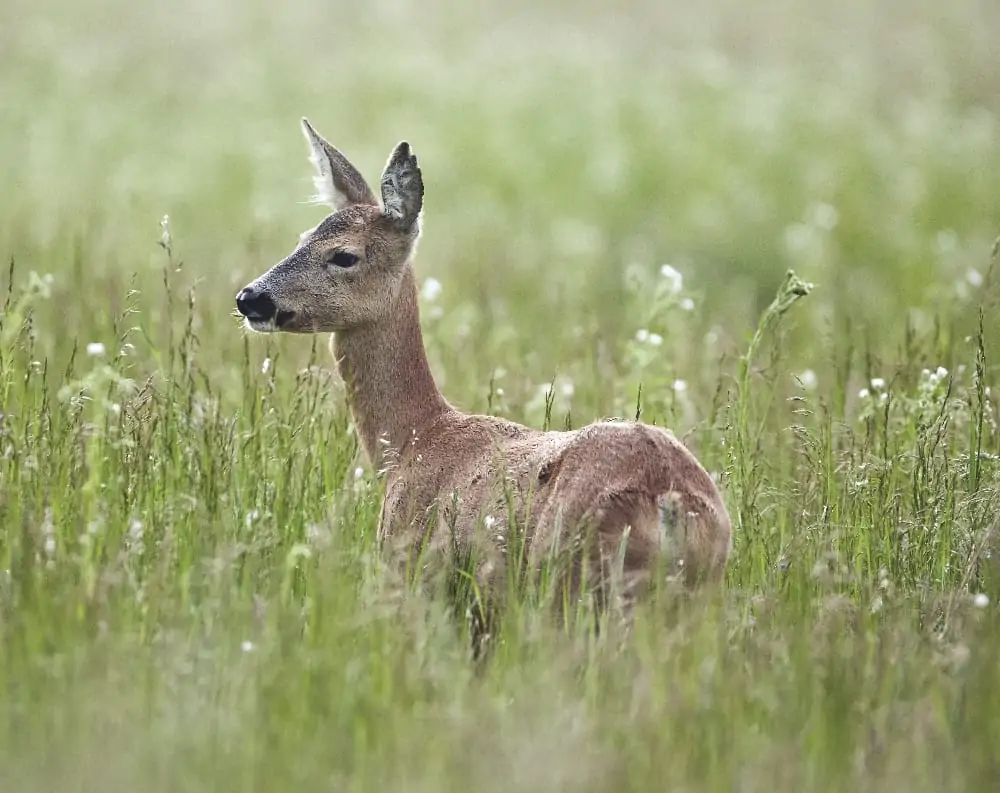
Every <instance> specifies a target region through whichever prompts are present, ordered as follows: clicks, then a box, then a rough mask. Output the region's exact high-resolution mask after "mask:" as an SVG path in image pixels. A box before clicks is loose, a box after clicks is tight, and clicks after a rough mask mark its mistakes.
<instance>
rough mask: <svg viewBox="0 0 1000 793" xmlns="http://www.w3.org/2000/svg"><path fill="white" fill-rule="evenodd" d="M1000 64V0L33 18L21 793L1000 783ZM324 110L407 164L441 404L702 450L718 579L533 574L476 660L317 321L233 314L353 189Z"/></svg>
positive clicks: (130, 8)
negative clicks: (590, 620)
mask: <svg viewBox="0 0 1000 793" xmlns="http://www.w3.org/2000/svg"><path fill="white" fill-rule="evenodd" d="M998 41H1000V5H998V4H997V3H996V2H995V0H955V2H953V3H951V4H950V5H945V4H942V3H935V2H931V1H930V0H909V1H907V0H887V1H886V2H881V3H878V4H874V3H867V2H862V0H849V1H848V2H845V3H840V4H832V3H821V2H819V1H818V0H767V1H766V2H762V3H757V4H753V5H752V7H751V6H748V5H747V4H744V3H740V2H737V0H705V2H702V3H698V4H696V5H695V6H694V7H688V6H686V5H684V4H680V3H673V2H667V3H661V2H655V0H628V1H627V2H620V3H615V4H610V3H606V4H602V3H598V2H594V0H586V1H585V2H580V3H575V4H569V3H567V2H565V0H540V1H538V2H527V0H510V1H509V2H505V3H500V2H486V1H485V0H484V2H478V3H469V2H467V1H465V0H462V1H460V0H429V2H425V3H416V2H407V0H369V2H365V3H356V4H347V3H319V2H316V0H301V1H300V2H292V3H288V4H286V5H284V6H281V7H279V6H278V5H275V4H269V3H264V2H262V1H261V0H246V2H243V3H236V2H233V0H198V2H196V1H195V0H178V2H175V3H165V2H160V0H153V1H152V2H147V3H126V2H124V0H91V1H90V2H87V3H70V2H67V0H41V2H35V3H28V2H26V0H13V2H9V3H7V4H5V6H4V8H3V9H2V10H0V108H2V111H0V118H2V123H0V260H2V262H3V264H4V266H3V267H2V275H0V305H2V309H0V789H2V790H4V791H16V792H17V793H41V791H60V793H64V792H65V793H69V791H81V793H82V792H84V791H86V792H89V791H101V792H102V793H115V792H116V791H136V790H140V791H144V792H145V791H148V792H149V793H153V791H170V792H171V793H180V792H181V791H191V792H192V793H194V792H195V791H228V790H234V791H235V790H240V791H246V790H254V791H256V790H260V791H285V790H289V791H291V790H295V791H303V790H331V791H368V790H392V791H406V792H411V791H414V792H415V791H444V790H470V789H474V790H477V791H481V792H482V793H488V792H489V791H505V793H506V792H507V791H511V792H514V793H520V792H521V791H525V792H526V791H546V793H555V791H563V790H565V791H569V790H573V791H595V792H596V791H615V792H616V793H625V792H626V791H652V790H658V791H659V790H671V791H741V792H746V793H751V792H752V791H768V793H779V792H781V791H802V790H807V791H811V792H816V793H819V792H821V791H852V792H858V793H860V792H862V791H895V790H900V791H902V790H905V791H912V792H913V793H918V792H919V791H934V792H935V793H945V792H946V791H963V792H965V791H979V790H983V791H986V790H993V789H995V785H996V779H997V778H998V775H1000V748H998V747H1000V660H998V653H1000V606H998V600H1000V548H998V534H997V533H998V529H1000V526H998V514H1000V512H998V506H1000V442H998V441H1000V430H998V422H1000V409H998V403H997V399H996V389H997V387H998V385H1000V382H998V381H1000V378H998V361H1000V325H998V322H997V319H998V316H1000V315H998V297H1000V293H998V285H997V281H998V279H1000V266H998V248H997V245H996V244H995V241H996V240H997V238H998V235H1000V171H998V170H997V164H998V163H1000V46H998V44H997V42H998ZM303 115H307V116H309V118H310V120H311V121H313V123H315V124H316V126H317V128H318V129H319V130H320V131H321V132H322V133H323V134H324V135H325V136H327V137H328V138H329V139H330V140H331V141H332V142H334V143H335V144H336V145H337V146H339V147H341V148H342V149H343V150H344V151H345V152H346V153H347V154H348V156H349V157H351V159H352V160H353V161H354V162H355V163H356V164H357V165H358V166H359V167H360V168H361V169H362V170H363V172H364V173H365V175H366V176H367V177H368V178H369V179H370V180H374V179H376V178H377V175H378V173H379V172H380V170H381V167H382V165H383V164H384V162H385V158H386V157H387V156H388V153H389V151H390V150H391V148H392V147H393V146H394V145H395V144H396V142H397V141H399V140H400V139H404V138H405V139H407V140H409V141H410V142H411V144H412V145H413V147H414V150H415V152H416V153H417V155H418V157H419V158H420V164H421V167H422V170H423V174H424V180H425V183H426V196H425V216H424V233H423V237H422V241H421V244H420V248H419V252H418V257H417V260H416V269H417V273H418V277H419V279H420V283H421V312H422V319H423V327H424V335H425V342H426V344H427V348H428V354H429V357H430V359H431V364H432V367H433V369H434V373H435V375H436V377H437V379H438V382H439V385H440V386H441V388H442V390H443V391H444V393H445V395H446V396H447V397H448V398H449V399H450V400H451V401H452V402H453V403H454V404H456V405H457V406H459V407H461V408H463V409H465V410H470V411H479V412H490V413H494V414H497V415H502V416H506V417H508V418H512V419H515V420H519V421H523V422H526V423H529V424H533V425H537V426H542V425H548V426H553V427H562V426H572V427H576V426H580V425H582V424H584V423H587V422H589V421H591V420H594V419H597V418H602V417H609V416H622V417H634V416H636V415H639V416H640V417H641V418H642V419H644V420H646V421H650V422H655V423H657V424H661V425H666V426H670V427H672V428H673V429H674V431H675V432H676V433H677V434H678V436H680V437H682V438H683V439H684V440H685V442H686V443H687V444H688V445H689V446H690V447H691V448H692V449H693V450H694V451H695V452H696V453H697V454H698V456H699V458H700V459H701V460H702V461H703V462H704V464H705V466H706V467H707V468H708V469H709V470H710V471H711V472H713V474H715V475H717V477H718V481H719V483H720V486H721V488H722V490H723V494H724V498H725V501H726V504H727V506H728V508H729V510H730V513H731V515H732V517H733V521H734V528H735V540H734V553H733V557H732V561H731V564H730V567H729V569H728V571H727V575H726V579H725V581H724V583H723V585H722V586H721V587H720V588H719V589H718V590H717V591H715V590H713V591H710V592H705V593H701V594H699V595H696V596H690V597H683V596H680V595H679V594H678V593H676V592H674V591H672V590H670V589H669V587H664V588H663V591H662V592H661V593H658V595H657V597H655V598H654V599H653V600H652V601H651V602H650V603H649V604H648V605H647V606H646V607H645V608H644V609H642V610H641V611H640V613H639V615H638V616H637V619H636V621H635V624H634V626H633V628H632V630H631V631H630V632H628V633H627V634H626V633H623V632H621V631H616V630H615V629H614V627H613V626H608V628H607V629H606V630H603V631H601V632H600V633H596V634H595V633H594V632H592V631H590V630H587V629H586V628H585V626H570V628H569V629H567V630H565V631H561V630H559V629H558V628H557V627H556V626H555V625H553V624H552V623H551V622H550V621H549V620H548V619H547V615H546V613H545V612H543V611H542V610H541V609H539V608H538V607H537V605H535V603H534V601H533V600H532V599H531V598H524V599H519V600H517V599H516V600H515V601H513V602H512V603H511V604H510V608H509V609H508V611H507V612H506V613H505V616H504V620H503V624H502V626H501V629H500V632H499V635H498V637H497V641H496V645H495V648H494V652H493V655H492V656H491V657H490V658H489V660H488V662H487V663H485V664H481V665H476V664H474V663H472V662H471V661H470V658H469V645H468V640H467V636H466V635H465V634H464V629H463V627H462V621H461V619H456V615H455V614H453V613H452V609H451V606H450V603H449V600H448V598H447V597H445V596H443V595H442V593H441V592H440V591H438V590H437V589H435V588H434V587H432V586H430V585H429V584H427V585H425V584H424V583H423V582H421V581H420V580H405V579H403V578H401V577H400V575H399V574H398V571H397V570H396V569H395V568H394V567H392V566H391V565H389V564H388V563H387V562H386V560H385V558H384V555H383V554H382V553H380V549H379V547H378V546H377V544H376V542H375V538H374V529H375V525H376V521H377V517H378V509H379V504H380V497H381V485H380V481H379V480H378V478H377V477H376V476H375V475H374V474H373V472H372V471H371V470H369V468H368V467H367V465H366V464H365V461H364V459H363V457H362V455H361V453H360V450H359V447H358V442H357V438H356V436H355V434H354V431H353V426H352V424H351V418H350V415H349V413H348V411H347V409H346V405H345V401H344V391H343V387H342V385H341V383H340V381H339V380H338V378H337V376H336V374H335V370H334V368H333V365H332V361H331V359H330V355H329V353H328V350H327V339H326V338H319V337H317V338H310V337H304V336H303V337H276V336H269V337H264V336H256V335H251V334H248V333H247V332H246V331H244V330H243V329H242V327H241V324H240V322H239V321H238V320H237V318H236V317H234V316H233V310H234V297H235V294H236V292H237V290H238V289H239V288H240V287H242V286H243V285H245V284H246V283H247V282H249V281H250V280H252V279H253V278H254V277H256V276H257V275H258V274H260V273H261V272H263V271H264V270H265V269H267V268H269V267H270V266H271V265H272V264H273V263H275V262H276V261H278V260H279V259H281V258H282V257H283V256H284V255H286V254H287V253H288V252H289V251H290V250H291V248H292V247H293V246H294V244H295V241H296V239H297V236H298V234H299V233H300V232H301V231H302V230H304V229H306V228H309V227H311V226H313V225H315V223H316V222H317V221H318V220H319V219H320V217H321V216H322V214H323V210H321V209H319V208H317V207H314V206H310V205H308V204H307V203H305V199H306V198H307V197H308V196H309V195H310V194H311V190H312V186H311V182H310V177H311V170H310V166H309V163H308V161H307V158H306V146H305V142H304V141H303V139H302V137H301V133H300V132H299V129H298V120H299V118H300V117H301V116H303ZM789 273H791V274H792V275H789ZM793 282H794V283H796V284H799V285H800V288H798V289H797V290H795V291H793V290H791V289H790V284H791V283H793ZM802 285H805V286H802Z"/></svg>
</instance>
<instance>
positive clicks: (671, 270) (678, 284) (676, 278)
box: [660, 264, 684, 295]
mask: <svg viewBox="0 0 1000 793" xmlns="http://www.w3.org/2000/svg"><path fill="white" fill-rule="evenodd" d="M660 275H661V276H663V277H664V278H665V279H666V280H667V281H669V282H670V284H669V288H670V294H672V295H676V294H677V293H678V292H680V291H681V289H683V288H684V276H683V275H681V272H680V270H678V269H677V268H675V267H671V266H670V265H669V264H664V265H663V266H662V267H660Z"/></svg>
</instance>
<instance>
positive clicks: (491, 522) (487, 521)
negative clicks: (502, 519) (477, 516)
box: [483, 515, 497, 529]
mask: <svg viewBox="0 0 1000 793" xmlns="http://www.w3.org/2000/svg"><path fill="white" fill-rule="evenodd" d="M483 525H484V526H486V528H487V529H492V528H493V527H494V526H496V525H497V519H496V518H494V517H493V516H492V515H487V516H486V517H485V518H483Z"/></svg>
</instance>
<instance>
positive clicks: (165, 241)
mask: <svg viewBox="0 0 1000 793" xmlns="http://www.w3.org/2000/svg"><path fill="white" fill-rule="evenodd" d="M172 242H173V238H172V236H171V234H170V215H164V216H163V220H161V221H160V245H162V246H163V247H164V248H167V249H168V250H169V248H170V246H171V244H172Z"/></svg>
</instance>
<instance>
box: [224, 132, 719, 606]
mask: <svg viewBox="0 0 1000 793" xmlns="http://www.w3.org/2000/svg"><path fill="white" fill-rule="evenodd" d="M302 130H303V132H304V134H305V137H306V140H307V141H308V143H309V147H310V153H311V157H310V159H311V160H312V162H313V164H314V165H315V167H316V171H317V175H316V176H315V179H314V181H315V184H316V187H317V188H318V191H319V195H318V200H319V201H320V202H321V203H325V204H327V205H329V206H330V207H332V208H333V210H334V211H333V213H332V214H330V215H328V216H327V217H326V218H324V219H323V220H322V221H321V222H320V223H319V225H317V226H316V227H315V228H312V229H309V230H308V231H306V232H304V233H303V234H302V235H301V236H300V237H299V241H298V245H297V246H296V248H295V250H294V251H292V252H291V253H290V254H289V255H288V256H287V258H285V259H284V260H282V261H281V262H279V263H278V264H276V265H274V267H272V268H271V269H270V270H268V271H267V272H266V273H264V274H263V275H261V276H260V277H259V278H257V279H256V280H255V281H253V283H251V284H250V285H248V286H247V287H245V288H244V289H243V290H241V291H240V293H239V294H238V295H237V297H236V306H237V309H238V311H239V313H240V314H242V316H243V317H244V322H245V324H246V325H247V326H248V327H249V328H250V329H252V330H254V331H260V332H274V331H284V332H289V333H323V332H332V334H333V335H332V338H331V349H332V352H333V355H334V358H335V360H336V363H337V367H338V370H339V372H340V374H341V376H342V378H343V380H344V383H345V386H346V389H347V398H348V404H349V406H350V410H351V413H352V417H353V420H354V423H355V426H356V429H357V433H358V436H359V439H360V442H361V444H362V446H363V449H364V453H365V455H366V456H367V458H368V460H369V462H370V463H371V464H372V465H373V466H374V468H375V469H376V471H377V472H378V473H379V475H380V476H383V477H384V478H385V487H386V489H385V495H384V500H383V502H382V511H381V514H380V517H379V529H378V531H379V539H380V541H381V542H382V543H385V542H386V541H387V540H390V539H391V540H393V541H394V542H400V543H401V544H402V545H403V546H404V547H407V548H409V549H411V550H412V549H413V548H416V547H417V546H422V544H423V543H425V542H426V543H427V544H428V545H427V548H430V549H432V550H433V549H434V548H437V549H438V550H442V549H445V548H452V549H455V548H458V549H460V550H463V551H464V552H468V551H469V550H470V549H476V550H477V551H478V552H479V553H482V554H483V556H482V557H481V558H482V560H483V561H482V562H481V563H479V564H478V566H477V567H476V568H475V569H474V576H473V577H474V579H476V581H477V583H478V585H479V587H480V588H481V591H483V592H486V593H488V594H490V595H491V596H494V597H495V596H500V597H502V594H501V593H500V592H499V591H498V590H500V589H503V587H504V581H505V579H504V571H505V570H507V565H508V564H509V563H513V562H514V561H515V560H514V559H513V558H508V556H510V557H513V556H514V555H515V551H514V550H513V547H512V543H513V540H512V537H511V534H510V532H511V531H513V530H514V527H520V529H519V530H520V532H521V538H522V540H523V545H522V546H521V548H522V550H521V551H520V552H518V559H517V561H518V562H520V563H522V564H527V565H528V569H529V570H534V571H537V570H538V569H539V567H540V566H541V564H542V563H543V562H544V561H545V559H546V557H548V556H549V554H550V553H551V552H552V550H553V549H556V548H558V549H560V550H565V549H569V554H568V557H567V558H568V559H569V569H568V572H567V575H566V577H565V579H561V580H564V581H565V583H567V584H568V585H569V592H570V596H571V597H574V598H575V597H579V596H580V595H582V594H583V590H584V589H585V587H586V586H589V584H584V583H582V578H583V577H584V576H586V577H588V578H590V580H592V581H593V582H594V585H595V589H594V590H592V591H594V592H595V593H596V594H595V597H596V598H597V600H598V602H599V603H603V602H605V599H606V598H607V595H608V588H607V583H608V582H609V581H611V580H612V579H614V578H616V579H617V580H618V581H619V582H620V583H621V584H622V585H623V586H622V589H621V590H620V591H621V593H622V595H621V598H622V602H623V603H624V605H625V607H626V608H628V607H629V606H631V605H632V604H633V603H634V602H635V600H636V598H637V597H638V595H639V594H641V592H642V591H643V590H644V589H645V588H646V587H647V586H648V584H649V583H650V582H651V580H652V577H653V576H654V575H655V573H656V570H657V569H658V565H659V564H660V563H661V562H665V565H664V568H665V569H670V570H673V571H674V573H676V574H677V575H676V577H677V578H678V579H679V580H681V581H682V582H684V583H685V584H693V583H695V582H698V581H708V580H711V581H716V582H717V581H718V580H719V579H720V577H721V575H722V573H723V571H724V569H725V566H726V563H727V560H728V558H729V555H730V553H731V549H732V535H731V524H730V519H729V515H728V514H727V512H726V508H725V506H724V505H723V502H722V499H721V497H720V494H719V491H718V489H717V488H716V485H715V483H714V482H713V481H712V478H711V477H710V476H709V475H708V473H707V472H706V470H705V469H704V468H703V467H702V465H701V464H700V463H699V462H698V460H697V459H696V458H695V457H694V455H693V454H692V453H691V452H690V451H689V450H688V449H687V448H685V447H684V446H683V445H682V444H681V443H680V442H679V441H678V440H677V439H676V438H675V437H674V435H673V434H672V433H670V432H669V431H668V430H664V429H660V428H658V427H653V426H650V425H646V424H642V423H638V422H636V423H632V422H624V421H617V420H615V421H601V422H596V423H593V424H590V425H588V426H585V427H582V428H581V429H578V430H575V431H564V432H559V431H541V430H537V429H531V428H528V427H525V426H522V425H520V424H515V423H513V422H510V421H505V420H504V419H501V418H495V417H492V416H484V415H469V414H466V413H463V412H461V411H459V410H458V409H456V408H455V407H453V406H452V405H451V404H449V403H448V402H447V401H446V400H445V398H444V397H443V396H442V395H441V392H440V391H439V390H438V388H437V385H436V384H435V381H434V377H433V376H432V374H431V370H430V367H429V365H428V362H427V357H426V354H425V352H424V345H423V337H422V334H421V329H420V320H419V315H418V308H417V286H416V279H415V277H414V273H413V264H412V263H413V257H414V251H415V248H416V246H417V240H418V237H419V236H420V232H421V218H422V207H423V195H424V184H423V178H422V175H421V172H420V168H419V167H418V166H417V160H416V157H415V156H414V155H413V154H412V152H411V150H410V146H409V144H408V143H407V142H405V141H403V142H401V143H399V145H397V146H396V148H395V149H394V150H393V152H392V154H391V155H390V157H389V160H388V163H387V164H386V166H385V170H384V172H383V174H382V179H381V185H380V186H381V199H382V200H381V203H380V202H379V200H378V199H377V198H376V196H375V193H374V192H373V191H372V189H371V188H370V187H369V186H368V184H367V182H366V181H365V179H364V178H363V177H362V176H361V174H360V173H359V172H358V171H357V169H356V168H355V167H354V166H353V165H352V164H351V163H350V162H349V161H348V159H347V158H346V157H345V156H344V155H343V154H342V153H341V152H340V151H339V150H337V149H336V148H335V147H334V146H332V145H331V144H330V143H328V142H327V141H326V140H324V139H323V138H322V137H320V135H319V134H318V133H317V132H316V130H315V129H313V127H312V126H311V125H310V123H309V121H308V120H307V119H302ZM511 518H512V520H511ZM585 532H586V533H587V534H588V535H589V536H590V538H591V539H592V541H593V542H592V543H591V545H590V546H589V547H588V549H587V550H584V544H583V542H582V538H583V536H584V533H585Z"/></svg>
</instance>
